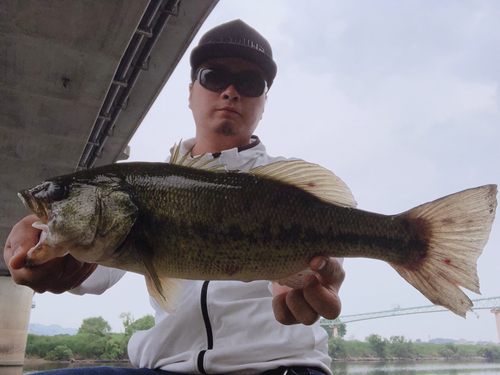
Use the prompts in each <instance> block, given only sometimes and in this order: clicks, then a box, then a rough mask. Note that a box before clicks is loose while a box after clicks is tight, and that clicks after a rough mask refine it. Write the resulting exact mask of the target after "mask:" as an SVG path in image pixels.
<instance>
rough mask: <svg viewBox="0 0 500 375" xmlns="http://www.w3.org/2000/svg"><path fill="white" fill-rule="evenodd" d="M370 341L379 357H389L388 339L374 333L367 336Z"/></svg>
mask: <svg viewBox="0 0 500 375" xmlns="http://www.w3.org/2000/svg"><path fill="white" fill-rule="evenodd" d="M366 341H368V342H369V343H370V346H371V348H372V349H373V351H374V352H375V354H376V355H377V357H379V358H387V346H388V344H389V342H388V341H387V339H384V338H382V337H381V336H380V335H376V334H374V333H372V334H371V335H370V336H368V337H367V338H366Z"/></svg>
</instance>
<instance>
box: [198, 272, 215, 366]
mask: <svg viewBox="0 0 500 375" xmlns="http://www.w3.org/2000/svg"><path fill="white" fill-rule="evenodd" d="M209 282H210V281H208V280H207V281H205V282H204V283H203V286H202V287H201V313H202V315H203V321H204V322H205V328H206V330H207V343H208V347H207V350H211V349H213V347H214V336H213V332H212V324H210V317H209V316H208V303H207V293H208V283H209ZM207 350H202V351H201V352H200V353H199V354H198V371H199V372H201V373H202V374H203V375H207V373H206V371H205V368H204V367H203V359H204V358H205V353H206V352H207Z"/></svg>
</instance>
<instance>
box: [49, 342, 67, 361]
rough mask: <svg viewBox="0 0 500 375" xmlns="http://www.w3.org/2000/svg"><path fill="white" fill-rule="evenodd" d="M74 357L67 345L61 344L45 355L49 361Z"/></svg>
mask: <svg viewBox="0 0 500 375" xmlns="http://www.w3.org/2000/svg"><path fill="white" fill-rule="evenodd" d="M72 357H73V352H72V351H71V349H69V348H68V347H67V346H66V345H59V346H56V347H55V348H54V350H51V351H50V352H48V353H47V355H46V356H45V357H44V358H45V359H46V360H48V361H69V360H70V359H71V358H72Z"/></svg>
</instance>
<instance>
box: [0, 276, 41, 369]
mask: <svg viewBox="0 0 500 375" xmlns="http://www.w3.org/2000/svg"><path fill="white" fill-rule="evenodd" d="M32 300H33V290H31V289H30V288H27V287H25V286H20V285H17V284H16V283H14V281H12V278H11V277H10V276H0V366H22V365H23V363H24V351H25V350H26V339H27V337H28V326H29V322H30V313H31V303H32Z"/></svg>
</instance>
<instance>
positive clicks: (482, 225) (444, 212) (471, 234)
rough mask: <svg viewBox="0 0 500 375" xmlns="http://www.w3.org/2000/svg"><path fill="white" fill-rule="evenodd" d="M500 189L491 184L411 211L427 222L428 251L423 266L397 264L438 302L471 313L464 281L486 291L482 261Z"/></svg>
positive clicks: (457, 311) (462, 313)
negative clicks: (480, 267) (479, 267)
mask: <svg viewBox="0 0 500 375" xmlns="http://www.w3.org/2000/svg"><path fill="white" fill-rule="evenodd" d="M496 195H497V186H496V185H485V186H481V187H478V188H474V189H469V190H464V191H462V192H459V193H456V194H452V195H449V196H446V197H444V198H441V199H438V200H436V201H434V202H430V203H426V204H423V205H421V206H418V207H416V208H414V209H412V210H410V211H408V212H406V213H405V214H404V215H407V217H408V218H409V219H410V220H411V219H420V220H423V221H424V222H425V223H426V224H427V228H428V229H429V230H428V233H429V238H428V243H429V246H428V252H427V256H426V257H425V259H424V260H423V262H422V264H421V265H420V266H419V267H418V268H414V267H413V268H412V267H408V268H406V267H404V266H401V265H395V264H391V266H392V267H394V269H396V271H397V272H398V273H399V274H400V275H401V276H402V277H403V278H404V279H405V280H406V281H408V282H409V283H410V284H411V285H413V286H414V287H415V288H417V289H418V290H419V291H420V292H421V293H422V294H423V295H424V296H426V297H427V298H428V299H429V300H430V301H431V302H432V303H434V304H436V305H440V306H444V307H446V308H448V309H449V310H451V311H453V312H454V313H455V314H457V315H460V316H462V317H465V314H466V313H467V312H468V311H470V310H471V308H472V306H473V303H472V301H471V300H470V299H469V298H468V297H467V295H466V294H465V293H464V292H463V291H462V290H461V289H460V288H459V286H462V287H464V288H466V289H469V290H470V291H473V292H475V293H480V292H479V278H478V276H477V267H476V261H477V259H478V258H479V256H480V255H481V253H482V251H483V248H484V246H485V245H486V243H487V242H488V237H489V234H490V231H491V226H492V224H493V220H494V218H495V209H496V206H497V199H496Z"/></svg>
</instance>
